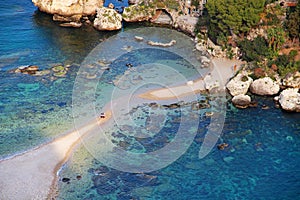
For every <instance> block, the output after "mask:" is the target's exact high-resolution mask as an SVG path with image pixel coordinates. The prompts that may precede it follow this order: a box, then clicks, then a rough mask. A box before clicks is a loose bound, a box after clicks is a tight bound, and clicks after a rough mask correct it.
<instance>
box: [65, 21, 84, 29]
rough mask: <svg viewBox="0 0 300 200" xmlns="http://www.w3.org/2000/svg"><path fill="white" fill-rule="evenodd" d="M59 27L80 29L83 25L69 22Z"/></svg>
mask: <svg viewBox="0 0 300 200" xmlns="http://www.w3.org/2000/svg"><path fill="white" fill-rule="evenodd" d="M59 26H61V27H72V28H80V27H81V26H82V23H80V22H67V23H62V24H60V25H59Z"/></svg>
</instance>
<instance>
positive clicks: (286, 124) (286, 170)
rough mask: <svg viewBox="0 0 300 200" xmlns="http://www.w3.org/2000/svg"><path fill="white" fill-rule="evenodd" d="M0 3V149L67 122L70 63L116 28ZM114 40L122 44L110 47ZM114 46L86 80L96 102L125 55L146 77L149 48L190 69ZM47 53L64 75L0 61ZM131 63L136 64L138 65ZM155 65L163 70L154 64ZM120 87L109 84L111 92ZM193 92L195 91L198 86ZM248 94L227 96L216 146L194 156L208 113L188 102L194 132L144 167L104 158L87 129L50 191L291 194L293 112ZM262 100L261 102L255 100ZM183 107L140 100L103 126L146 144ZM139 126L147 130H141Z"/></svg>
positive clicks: (30, 141)
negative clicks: (95, 78) (125, 167)
mask: <svg viewBox="0 0 300 200" xmlns="http://www.w3.org/2000/svg"><path fill="white" fill-rule="evenodd" d="M0 5H1V6H0V15H1V18H0V22H1V24H2V26H1V29H0V157H1V158H3V157H7V156H9V155H12V154H15V153H18V152H21V151H24V150H28V149H30V148H34V147H36V146H37V145H40V144H42V143H43V142H45V141H49V140H51V139H53V138H55V137H57V136H59V135H61V134H63V133H64V132H65V131H67V130H69V129H72V128H74V119H73V114H74V113H73V112H72V91H73V86H74V81H75V77H76V74H77V72H78V71H80V70H85V68H79V64H80V63H82V62H83V63H85V64H87V63H90V64H92V63H95V62H97V60H88V61H87V60H85V61H84V58H85V57H86V56H87V55H88V53H89V52H90V51H91V50H92V49H94V47H96V46H97V45H98V44H99V43H100V40H101V41H102V40H103V39H106V40H108V42H107V43H103V46H101V45H100V46H97V47H98V48H99V49H98V50H99V51H100V53H102V54H103V55H104V54H109V52H110V51H109V50H110V49H109V48H111V45H112V43H110V42H113V41H115V40H111V41H110V39H111V38H112V37H111V36H113V35H115V34H116V32H113V33H104V32H97V31H95V30H94V29H93V28H88V27H83V28H82V29H66V28H60V27H58V26H57V24H56V23H54V22H52V21H51V17H50V16H48V15H45V14H41V13H39V12H36V11H35V8H34V7H33V6H32V3H31V1H29V0H27V1H18V2H12V1H6V0H5V1H2V2H1V3H0ZM4 16H5V17H4ZM127 29H130V28H125V30H127ZM8 33H9V34H8ZM125 33H126V32H125ZM137 33H139V32H137ZM86 35H89V37H86ZM163 35H164V33H163V32H159V31H158V32H154V31H153V32H149V38H151V39H152V40H158V39H161V38H163V37H164V38H166V36H163ZM119 36H120V35H118V36H116V37H119ZM121 36H122V35H121ZM170 39H171V38H167V39H166V40H165V41H163V42H169V41H170ZM105 45H106V46H105ZM117 45H118V44H114V47H116V46H117ZM120 45H121V44H120ZM122 48H123V45H122V46H121V47H120V48H118V50H120V49H122ZM126 48H127V47H126ZM126 48H125V49H126ZM127 49H128V48H127ZM99 51H98V53H99ZM105 52H106V53H105ZM122 52H123V53H124V55H122V56H120V57H117V58H116V59H115V62H113V63H112V64H111V66H110V67H111V70H110V71H106V72H105V73H104V74H103V76H101V77H102V81H101V82H100V84H98V85H97V87H96V92H95V94H96V95H95V96H96V97H97V98H96V100H95V102H96V104H95V108H96V111H97V112H98V111H100V110H101V109H102V108H103V106H104V105H105V104H106V102H108V100H109V99H110V95H111V88H113V81H114V80H116V79H120V76H119V75H122V74H124V72H126V71H127V70H128V67H127V66H126V64H127V63H129V62H130V63H132V64H133V65H134V67H137V69H142V70H140V71H139V70H137V74H142V75H144V76H147V75H148V74H151V75H152V76H151V77H152V78H154V79H153V80H155V76H154V75H155V73H157V71H155V69H160V68H155V67H159V65H157V66H152V67H153V70H152V71H151V68H149V69H147V68H145V66H146V67H147V66H149V65H147V64H149V63H151V60H153V59H155V58H160V59H156V60H155V62H157V63H158V64H163V65H167V66H173V67H174V68H175V69H177V71H178V70H181V72H180V74H185V76H186V77H187V79H188V78H189V77H192V76H193V75H194V72H195V71H194V69H193V68H192V67H191V66H189V64H188V62H187V60H188V61H190V59H182V57H178V56H176V55H174V54H172V53H170V52H165V51H163V50H161V49H160V50H157V49H156V50H153V49H152V50H151V49H150V50H149V49H143V50H134V49H133V51H130V52H126V50H122ZM94 53H97V52H94ZM110 54H111V55H112V56H114V55H113V54H112V53H110ZM100 55H101V54H100ZM97 59H98V57H97ZM55 63H62V64H71V66H72V67H71V68H70V70H69V72H68V74H67V76H66V77H65V78H58V79H56V80H52V79H51V78H50V77H49V76H46V77H33V76H29V75H22V74H14V73H10V71H9V70H11V69H14V68H16V67H18V66H20V65H28V64H35V65H38V66H39V67H40V68H42V69H50V68H51V66H52V65H53V64H55ZM140 65H144V67H138V66H140ZM89 70H90V69H89ZM160 74H162V75H163V76H162V77H165V75H167V74H164V72H163V71H162V72H161V73H159V75H160ZM132 75H135V74H134V73H132ZM198 75H199V74H196V76H198ZM200 75H201V73H200ZM151 77H148V78H151ZM174 79H175V80H174ZM128 80H129V81H131V85H134V84H135V83H136V82H137V81H138V80H139V79H133V76H132V77H131V76H128V77H126V81H125V82H124V84H121V85H120V87H121V88H123V89H124V87H125V88H127V87H128V85H127V84H125V83H128V82H127V81H128ZM133 80H134V81H133ZM168 80H169V81H170V82H168V83H169V84H172V83H173V82H176V81H178V80H177V77H176V76H174V77H170V79H163V81H166V82H165V83H167V81H168ZM183 80H184V79H183ZM163 81H162V83H163ZM181 81H182V80H179V81H178V82H181ZM178 82H177V83H178ZM131 85H129V86H131ZM86 86H87V87H93V85H86ZM158 86H159V85H158V84H157V81H156V84H153V85H149V87H150V88H152V87H153V88H154V87H158ZM144 89H145V88H144ZM120 91H123V90H120ZM122 94H123V93H121V92H120V93H118V95H117V96H115V97H116V99H117V98H118V97H119V96H121V95H122ZM83 95H84V94H83ZM86 95H90V93H87V94H86ZM197 98H198V99H199V100H203V99H205V96H197ZM256 98H257V100H258V101H259V102H260V105H259V106H258V108H250V109H246V110H242V111H241V110H237V109H235V108H233V107H232V106H231V105H230V104H228V106H227V112H226V120H225V125H224V129H223V131H222V133H223V135H222V137H221V139H220V140H219V141H218V143H222V142H226V143H228V144H229V148H227V149H225V150H224V151H220V150H218V149H217V147H214V148H213V150H212V152H211V153H210V154H208V156H206V157H205V158H204V159H201V160H200V159H199V158H198V152H199V148H200V146H201V144H202V142H203V138H204V136H205V133H206V132H207V127H208V125H209V123H210V122H211V121H210V117H206V116H205V114H204V112H205V111H210V109H203V110H196V111H192V113H194V114H195V115H194V117H198V119H197V120H199V126H198V127H197V129H196V130H194V132H193V130H190V131H191V134H195V135H196V136H195V138H194V140H193V143H192V144H191V146H189V148H188V150H187V151H186V152H185V153H184V154H183V155H182V156H181V157H180V158H179V159H177V160H176V161H175V162H173V163H172V164H170V165H168V166H167V167H164V168H162V169H160V170H156V171H153V172H150V173H145V174H134V173H128V172H122V171H119V170H115V169H113V168H108V167H106V166H105V165H104V164H103V163H102V162H101V161H99V159H98V157H97V154H95V152H93V148H92V147H93V146H89V145H91V144H93V142H97V137H93V136H91V138H87V140H86V141H85V143H84V145H81V146H79V147H78V148H77V150H76V151H75V153H74V156H73V157H72V158H71V159H70V161H69V162H68V163H67V164H66V166H65V167H64V168H63V170H62V171H61V172H60V181H59V192H58V199H122V200H123V199H124V200H125V199H299V196H300V192H299V188H300V170H299V169H300V135H299V134H300V115H299V114H291V113H285V112H282V111H281V110H278V109H275V108H274V103H273V101H272V100H271V99H270V98H258V97H256ZM263 104H266V105H268V106H269V107H270V109H268V110H263V109H262V105H263ZM189 109H190V106H186V107H182V109H178V108H175V109H174V108H173V109H172V108H165V107H164V108H156V109H155V108H153V107H151V106H150V105H149V104H145V105H142V106H139V107H138V108H137V109H133V110H132V113H131V114H132V117H133V118H134V119H135V122H136V123H137V124H136V125H135V126H134V127H132V126H131V125H130V124H126V121H124V119H125V118H121V119H122V120H121V121H120V123H119V126H112V127H111V128H109V129H108V130H107V131H106V134H107V135H108V136H109V137H110V138H111V139H112V141H113V143H114V144H116V145H119V146H120V147H122V148H123V149H124V150H127V151H132V152H151V151H155V150H158V149H161V148H163V147H164V146H166V145H167V144H168V143H170V142H172V141H173V140H174V138H175V135H176V132H177V131H178V127H179V124H180V123H179V119H180V118H181V117H183V116H185V115H187V113H188V112H187V111H189ZM78 110H79V111H80V109H78ZM93 115H95V113H93V114H92V115H91V116H93ZM151 116H156V117H157V116H163V117H162V118H161V120H160V121H159V120H157V121H155V119H160V118H152V117H151ZM121 117H122V116H121ZM62 119H63V120H62ZM121 122H122V123H121ZM161 124H162V125H161ZM132 128H133V129H132ZM145 128H146V130H148V131H144V132H143V131H142V129H145ZM137 132H141V133H143V134H144V135H142V136H149V137H148V138H144V139H136V138H135V137H133V136H135V134H136V133H137ZM188 133H189V132H188ZM89 139H90V140H89ZM93 139H95V140H93ZM65 177H66V178H70V182H69V183H66V182H62V178H65Z"/></svg>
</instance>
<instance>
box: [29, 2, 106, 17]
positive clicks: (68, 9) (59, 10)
mask: <svg viewBox="0 0 300 200" xmlns="http://www.w3.org/2000/svg"><path fill="white" fill-rule="evenodd" d="M32 2H33V3H34V5H35V6H36V7H38V8H39V10H40V11H43V12H46V13H49V14H57V15H60V16H67V17H70V16H73V15H93V14H95V13H96V8H98V7H101V6H103V0H32Z"/></svg>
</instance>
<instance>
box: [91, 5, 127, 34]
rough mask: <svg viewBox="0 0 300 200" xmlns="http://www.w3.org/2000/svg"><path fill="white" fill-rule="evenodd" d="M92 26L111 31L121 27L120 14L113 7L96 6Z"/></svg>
mask: <svg viewBox="0 0 300 200" xmlns="http://www.w3.org/2000/svg"><path fill="white" fill-rule="evenodd" d="M94 27H95V28H96V29H98V30H100V31H112V30H119V29H121V28H122V15H120V14H119V13H117V11H115V10H114V9H110V8H105V7H102V8H98V9H97V17H96V18H95V20H94Z"/></svg>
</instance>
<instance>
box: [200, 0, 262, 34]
mask: <svg viewBox="0 0 300 200" xmlns="http://www.w3.org/2000/svg"><path fill="white" fill-rule="evenodd" d="M264 5H265V0H247V1H245V0H213V1H208V2H207V4H206V8H207V11H208V14H209V17H210V27H209V30H210V33H211V34H212V37H216V38H218V37H219V36H221V37H222V35H223V36H228V35H232V34H236V35H244V34H245V33H247V32H248V31H249V30H250V29H251V28H252V27H253V26H255V25H257V23H258V22H259V19H260V13H261V12H262V11H263V9H264ZM216 33H217V34H216ZM214 34H215V35H214ZM216 38H215V39H216Z"/></svg>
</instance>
